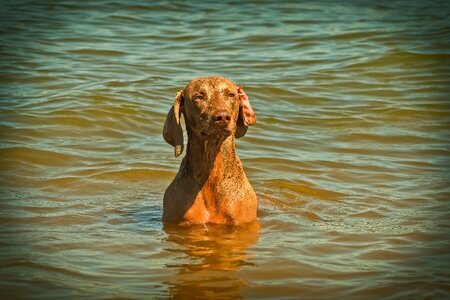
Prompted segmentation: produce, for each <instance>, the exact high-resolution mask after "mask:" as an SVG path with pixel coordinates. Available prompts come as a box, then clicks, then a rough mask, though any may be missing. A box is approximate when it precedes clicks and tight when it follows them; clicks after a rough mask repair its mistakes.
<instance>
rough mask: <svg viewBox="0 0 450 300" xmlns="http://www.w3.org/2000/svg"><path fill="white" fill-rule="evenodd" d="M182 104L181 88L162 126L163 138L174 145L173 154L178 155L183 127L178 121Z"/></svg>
mask: <svg viewBox="0 0 450 300" xmlns="http://www.w3.org/2000/svg"><path fill="white" fill-rule="evenodd" d="M183 104H184V101H183V90H181V91H179V92H178V93H177V95H176V96H175V101H174V103H173V106H172V108H171V109H170V111H169V113H168V114H167V118H166V123H164V128H163V137H164V140H165V141H166V142H167V143H168V144H170V145H172V146H174V147H175V156H179V155H180V154H181V153H182V152H183V128H181V123H180V118H181V112H182V109H183Z"/></svg>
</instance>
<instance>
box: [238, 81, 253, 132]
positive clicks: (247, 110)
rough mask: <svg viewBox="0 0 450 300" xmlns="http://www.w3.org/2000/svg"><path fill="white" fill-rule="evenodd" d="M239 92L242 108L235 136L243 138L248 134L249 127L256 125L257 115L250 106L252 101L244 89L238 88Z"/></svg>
mask: <svg viewBox="0 0 450 300" xmlns="http://www.w3.org/2000/svg"><path fill="white" fill-rule="evenodd" d="M237 91H238V95H239V99H240V100H241V106H240V108H239V117H238V120H237V123H236V132H235V134H234V135H235V137H236V138H241V137H243V136H244V135H245V133H246V132H247V128H248V126H250V125H253V124H255V122H256V115H255V112H254V111H253V108H252V106H251V105H250V100H249V99H248V97H247V94H246V93H245V92H244V89H243V88H242V87H238V90H237Z"/></svg>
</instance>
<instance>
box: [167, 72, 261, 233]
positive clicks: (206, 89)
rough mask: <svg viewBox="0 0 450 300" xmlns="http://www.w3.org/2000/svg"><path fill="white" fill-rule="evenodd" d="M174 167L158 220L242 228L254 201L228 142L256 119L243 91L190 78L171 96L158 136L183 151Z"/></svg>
mask: <svg viewBox="0 0 450 300" xmlns="http://www.w3.org/2000/svg"><path fill="white" fill-rule="evenodd" d="M181 115H183V116H184V119H185V123H186V131H187V135H188V143H187V150H186V152H187V153H186V156H185V157H184V158H183V160H182V162H181V165H180V169H179V171H178V173H177V175H176V177H175V179H174V180H173V181H172V183H171V184H170V186H169V187H168V188H167V190H166V192H165V194H164V214H163V220H164V221H165V222H169V223H178V224H180V225H189V224H205V223H217V224H233V225H237V224H242V223H247V222H251V221H253V220H255V219H256V210H257V199H256V194H255V192H254V191H253V188H252V186H251V185H250V182H249V181H248V179H247V177H246V176H245V173H244V169H243V167H242V164H241V161H240V160H239V157H238V156H237V154H236V150H235V145H234V139H235V137H236V138H240V137H242V136H244V135H245V133H246V132H247V127H248V126H249V125H252V124H253V123H255V121H256V115H255V113H254V112H253V109H252V107H251V106H250V102H249V100H248V98H247V95H246V94H245V93H244V91H243V89H242V88H241V87H240V86H238V85H236V84H235V83H234V82H232V81H231V80H229V79H227V78H225V77H219V76H213V77H200V78H196V79H194V80H192V81H191V82H190V83H189V84H188V85H187V86H186V87H185V88H184V89H183V90H181V91H179V92H178V93H177V95H176V97H175V102H174V104H173V106H172V108H171V109H170V111H169V113H168V115H167V119H166V123H165V124H164V130H163V136H164V139H165V140H166V142H167V143H169V144H170V145H172V146H174V147H175V156H178V155H180V154H181V153H182V151H183V130H182V128H181V124H180V118H181Z"/></svg>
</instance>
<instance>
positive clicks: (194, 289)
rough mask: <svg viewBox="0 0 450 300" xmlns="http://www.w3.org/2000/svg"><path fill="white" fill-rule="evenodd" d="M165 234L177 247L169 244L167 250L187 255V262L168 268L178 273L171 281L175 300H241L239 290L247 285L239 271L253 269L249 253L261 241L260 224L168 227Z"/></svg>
mask: <svg viewBox="0 0 450 300" xmlns="http://www.w3.org/2000/svg"><path fill="white" fill-rule="evenodd" d="M164 231H165V232H166V233H167V235H168V237H167V241H168V242H170V243H173V244H175V246H176V247H174V246H172V244H169V247H168V248H166V250H167V251H170V252H175V253H183V254H184V255H186V257H185V258H184V257H183V258H182V259H183V261H181V262H176V261H175V262H174V263H173V264H170V265H168V267H170V268H175V269H176V270H177V274H176V275H175V276H174V277H173V278H171V279H170V280H168V281H167V284H168V285H169V286H170V293H171V297H172V298H175V299H188V298H192V297H197V298H205V299H206V298H210V299H211V298H217V297H219V298H239V297H240V291H239V290H240V288H241V287H242V286H245V285H246V282H245V281H243V280H242V279H241V278H240V277H239V276H238V274H237V273H236V272H235V271H236V270H238V269H240V268H242V267H244V266H252V264H251V263H250V262H248V260H249V259H250V258H251V256H250V255H249V254H248V253H247V249H248V248H250V247H252V246H253V245H254V244H255V242H257V240H258V238H259V234H260V233H259V231H260V225H259V222H254V223H252V224H249V225H244V226H240V227H234V226H218V225H207V226H193V227H188V228H179V227H176V226H167V225H166V226H165V227H164ZM199 287H201V288H199Z"/></svg>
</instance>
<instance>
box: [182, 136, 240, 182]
mask: <svg viewBox="0 0 450 300" xmlns="http://www.w3.org/2000/svg"><path fill="white" fill-rule="evenodd" d="M234 142H235V138H234V135H233V134H231V135H229V136H207V135H202V134H196V133H194V132H189V131H188V143H187V149H186V156H185V158H184V159H183V163H182V165H183V167H182V169H183V170H184V172H183V173H184V174H183V175H184V176H188V177H193V179H194V180H195V181H196V182H197V183H199V184H203V183H205V182H206V181H214V182H219V181H221V180H223V178H224V177H226V176H227V175H229V174H236V171H237V170H236V169H237V168H238V166H240V163H238V161H239V158H238V157H237V155H236V149H235V144H234Z"/></svg>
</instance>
